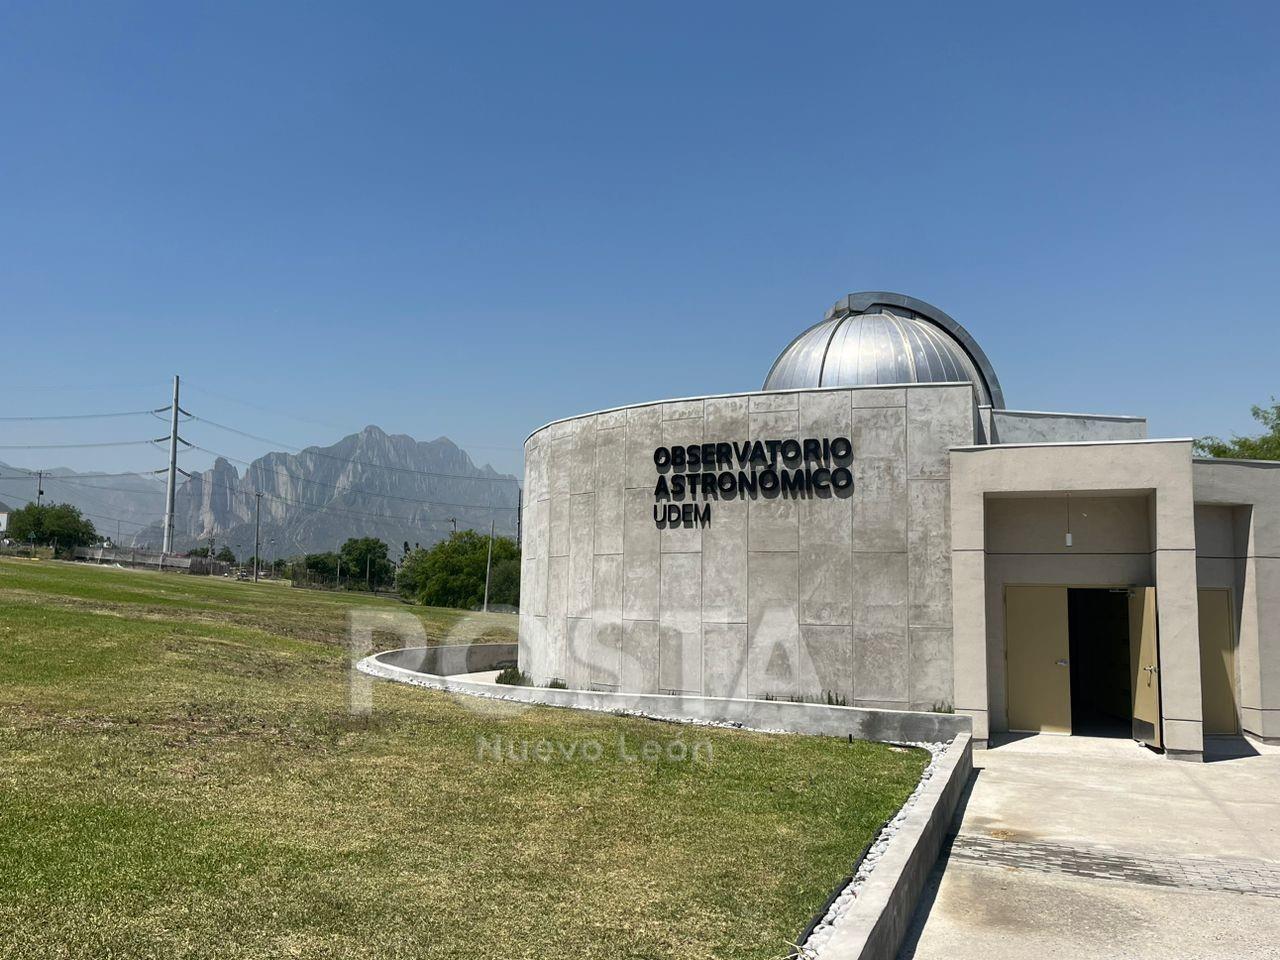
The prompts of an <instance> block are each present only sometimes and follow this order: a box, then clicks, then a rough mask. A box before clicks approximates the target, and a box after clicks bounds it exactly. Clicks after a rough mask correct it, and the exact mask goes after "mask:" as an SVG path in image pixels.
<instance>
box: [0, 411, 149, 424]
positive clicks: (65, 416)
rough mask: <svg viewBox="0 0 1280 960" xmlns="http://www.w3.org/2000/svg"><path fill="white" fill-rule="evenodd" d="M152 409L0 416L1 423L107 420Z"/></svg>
mask: <svg viewBox="0 0 1280 960" xmlns="http://www.w3.org/2000/svg"><path fill="white" fill-rule="evenodd" d="M150 413H154V411H152V410H120V411H118V412H116V413H61V414H50V415H48V416H38V417H0V423H27V422H31V421H34V420H106V419H108V418H110V417H140V416H146V415H147V414H150Z"/></svg>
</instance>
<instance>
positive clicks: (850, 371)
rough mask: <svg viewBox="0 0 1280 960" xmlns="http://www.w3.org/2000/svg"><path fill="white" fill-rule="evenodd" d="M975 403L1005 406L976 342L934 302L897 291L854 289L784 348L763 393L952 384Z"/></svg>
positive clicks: (987, 362)
mask: <svg viewBox="0 0 1280 960" xmlns="http://www.w3.org/2000/svg"><path fill="white" fill-rule="evenodd" d="M963 380H968V381H969V382H970V383H972V384H973V385H974V387H976V388H977V391H978V397H979V401H978V402H979V403H983V404H991V405H992V406H994V407H1003V406H1004V395H1003V394H1002V393H1001V391H1000V381H999V380H997V379H996V372H995V370H994V369H992V367H991V362H990V361H989V360H987V356H986V354H984V353H983V352H982V348H981V347H979V346H978V344H977V341H975V340H974V339H973V337H971V336H970V335H969V332H968V331H967V330H965V328H964V327H962V326H960V324H958V323H956V322H955V321H954V320H952V319H951V318H950V317H949V316H947V315H946V314H945V313H943V312H942V311H941V310H939V309H938V308H937V307H934V306H931V305H930V304H927V303H925V302H924V301H923V300H917V299H915V298H914V297H907V296H903V295H902V294H900V293H885V292H883V291H874V292H869V293H851V294H849V296H847V297H842V298H841V299H839V300H837V301H836V304H835V306H833V307H832V308H831V309H830V310H828V311H827V316H826V319H824V320H823V321H822V322H821V323H817V324H814V325H813V326H812V327H810V328H809V329H808V330H806V331H804V333H802V334H800V336H798V337H796V338H795V339H794V340H792V341H791V343H790V344H788V345H787V348H786V349H785V350H783V351H782V353H781V354H779V355H778V359H777V360H775V361H774V362H773V366H772V367H771V368H770V370H769V375H768V376H767V377H765V381H764V389H765V390H796V389H805V388H812V387H851V386H872V385H875V384H893V383H954V382H957V381H963Z"/></svg>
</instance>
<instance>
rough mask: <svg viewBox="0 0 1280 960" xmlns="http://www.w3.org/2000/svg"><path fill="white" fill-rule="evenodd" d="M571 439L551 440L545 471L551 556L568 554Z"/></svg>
mask: <svg viewBox="0 0 1280 960" xmlns="http://www.w3.org/2000/svg"><path fill="white" fill-rule="evenodd" d="M571 443H572V441H571V440H570V438H569V437H567V436H565V437H561V438H560V439H558V440H553V441H551V444H550V448H551V452H550V457H551V462H550V464H549V465H548V468H547V473H548V477H549V478H550V486H551V489H550V495H549V500H550V521H549V524H548V527H547V532H548V538H547V552H548V554H549V555H550V556H553V557H567V556H568V555H569V450H570V447H571Z"/></svg>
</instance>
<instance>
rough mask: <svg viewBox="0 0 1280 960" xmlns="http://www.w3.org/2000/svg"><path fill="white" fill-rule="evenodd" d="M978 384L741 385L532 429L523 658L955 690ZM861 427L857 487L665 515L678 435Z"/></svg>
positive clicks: (574, 676) (718, 676)
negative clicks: (959, 579) (957, 597)
mask: <svg viewBox="0 0 1280 960" xmlns="http://www.w3.org/2000/svg"><path fill="white" fill-rule="evenodd" d="M977 423H979V420H978V417H977V414H976V408H975V404H974V396H973V390H972V387H971V386H969V385H967V384H966V385H917V386H907V387H891V388H876V387H869V388H852V389H830V390H811V391H787V392H774V393H755V394H739V395H733V396H719V397H704V398H694V399H690V400H680V401H672V402H661V403H651V404H643V405H639V406H633V407H626V408H622V409H618V410H610V411H605V412H602V413H595V414H589V415H586V416H583V417H578V418H574V419H570V420H563V421H559V422H556V423H553V424H550V425H548V426H546V427H544V428H542V429H540V430H538V431H537V432H535V433H534V434H533V435H532V436H530V438H529V439H528V441H527V442H526V445H525V464H526V473H525V489H524V495H525V502H524V511H525V512H524V558H523V569H522V581H521V595H522V609H521V618H520V662H521V666H522V668H523V669H524V670H526V671H528V672H529V673H530V674H532V675H533V677H534V678H535V680H536V681H537V682H539V683H546V682H547V681H548V680H550V679H551V678H552V677H559V678H562V679H564V680H566V681H567V682H568V683H569V685H570V686H572V687H578V688H583V689H597V690H606V691H608V690H621V691H627V692H636V693H658V692H663V693H668V692H685V693H692V694H703V695H706V696H716V697H743V696H746V697H760V696H764V695H773V696H779V697H784V696H806V697H823V696H825V695H826V694H827V693H828V692H830V693H832V694H835V695H837V696H839V697H841V698H843V699H845V700H846V701H847V702H849V703H852V704H858V705H865V706H882V707H888V708H911V709H930V708H933V707H934V706H936V705H940V704H950V703H951V702H952V700H953V695H952V663H951V648H952V641H951V636H952V623H951V616H952V612H951V611H952V604H951V569H950V564H951V550H950V543H949V530H950V519H949V507H950V490H949V473H950V459H949V457H948V449H949V448H950V447H952V446H957V445H965V444H971V443H973V442H974V437H975V430H976V429H977V427H976V426H975V425H976V424H977ZM836 436H848V437H849V438H850V439H851V440H852V443H853V472H854V477H855V484H854V490H853V493H852V495H851V496H849V497H847V498H838V497H832V498H827V499H810V500H800V501H797V500H788V499H774V500H766V499H754V500H751V499H744V500H734V501H719V502H713V504H712V518H711V523H710V525H709V526H707V527H706V528H704V529H700V528H697V527H694V528H677V529H659V528H657V527H656V526H655V523H654V520H653V516H652V507H653V504H654V502H655V500H654V483H655V481H656V479H657V473H656V471H655V467H654V461H653V452H654V449H655V448H656V447H658V446H672V445H676V444H690V443H701V442H721V441H734V440H738V441H741V440H744V439H747V438H753V439H755V438H760V439H767V438H786V437H796V438H804V437H836Z"/></svg>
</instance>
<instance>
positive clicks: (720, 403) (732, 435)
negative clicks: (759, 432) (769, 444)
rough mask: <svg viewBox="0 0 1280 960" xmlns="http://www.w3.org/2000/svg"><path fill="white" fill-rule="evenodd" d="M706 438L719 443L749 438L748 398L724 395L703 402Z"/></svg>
mask: <svg viewBox="0 0 1280 960" xmlns="http://www.w3.org/2000/svg"><path fill="white" fill-rule="evenodd" d="M703 411H704V413H703V423H704V432H705V435H706V438H707V439H708V440H710V441H714V442H717V443H732V442H733V441H735V440H737V441H738V442H741V441H743V440H746V439H747V433H748V429H749V428H748V426H747V398H746V397H722V398H719V399H715V400H706V401H704V403H703Z"/></svg>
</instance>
